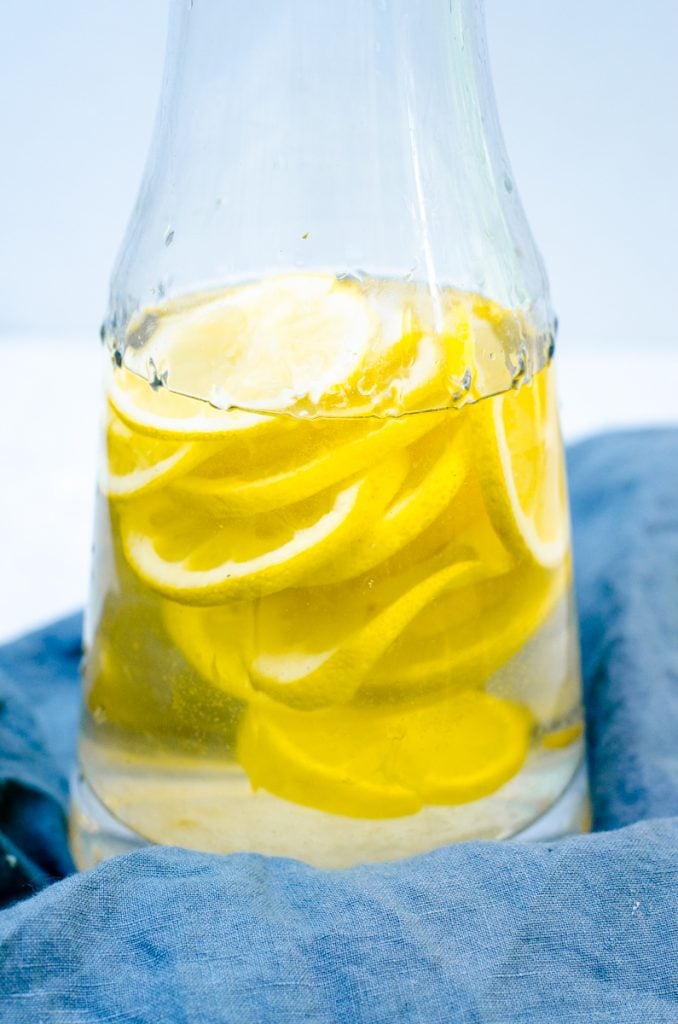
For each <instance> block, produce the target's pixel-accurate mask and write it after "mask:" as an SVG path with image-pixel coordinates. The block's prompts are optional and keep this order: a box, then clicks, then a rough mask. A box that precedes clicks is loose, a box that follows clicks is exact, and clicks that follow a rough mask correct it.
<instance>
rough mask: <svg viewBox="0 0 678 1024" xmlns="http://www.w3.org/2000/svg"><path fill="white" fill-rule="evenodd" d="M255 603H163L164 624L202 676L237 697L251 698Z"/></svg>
mask: <svg viewBox="0 0 678 1024" xmlns="http://www.w3.org/2000/svg"><path fill="white" fill-rule="evenodd" d="M255 616H256V606H255V605H254V604H252V603H249V602H239V601H237V602H233V603H231V604H222V605H217V606H216V607H214V608H199V607H191V605H185V604H177V603H175V602H174V601H165V602H164V603H163V620H164V624H165V628H166V630H167V632H168V634H169V636H170V638H171V640H172V641H173V643H174V644H175V645H176V647H177V649H178V650H179V651H180V652H181V653H182V654H183V656H184V657H185V658H186V660H187V661H188V663H189V664H190V665H192V666H193V668H195V669H196V670H197V671H198V672H199V673H200V675H201V676H202V677H203V679H206V680H207V681H208V682H210V683H212V684H213V685H214V686H215V687H217V688H218V689H219V690H222V691H223V692H224V693H227V694H229V696H231V697H235V698H237V699H238V700H243V701H249V700H251V699H252V696H253V690H252V686H251V683H250V676H249V670H248V667H247V666H248V663H249V661H250V660H251V654H252V644H253V632H254V627H255V622H256V617H255Z"/></svg>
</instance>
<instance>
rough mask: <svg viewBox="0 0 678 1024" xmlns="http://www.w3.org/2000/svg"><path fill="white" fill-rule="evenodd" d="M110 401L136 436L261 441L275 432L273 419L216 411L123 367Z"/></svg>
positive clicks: (118, 371)
mask: <svg viewBox="0 0 678 1024" xmlns="http://www.w3.org/2000/svg"><path fill="white" fill-rule="evenodd" d="M109 399H110V402H111V405H112V406H113V409H114V410H115V412H116V413H117V414H118V416H119V417H120V419H121V420H123V422H124V423H126V424H127V425H128V426H129V427H131V428H132V430H134V431H135V433H139V434H148V435H150V436H151V437H156V438H161V439H163V440H167V441H176V442H178V443H181V442H184V441H204V440H214V439H218V440H228V439H229V438H232V437H244V436H245V435H246V436H247V437H248V438H249V437H251V438H255V437H256V438H261V437H268V435H269V434H270V433H272V432H275V430H276V426H277V424H276V420H275V418H274V417H271V416H260V415H259V414H257V413H251V412H242V411H241V410H239V409H229V410H224V409H216V408H214V407H213V406H211V405H209V403H208V402H203V401H197V400H196V399H195V398H187V397H186V396H185V395H178V394H174V393H173V392H172V391H168V389H167V388H166V387H159V388H153V387H152V386H151V384H150V383H149V382H148V380H146V378H145V377H143V376H139V375H138V374H136V373H132V372H131V371H130V370H128V369H127V368H126V367H124V366H121V367H120V368H118V369H116V370H115V371H114V372H113V375H112V379H111V383H110V385H109Z"/></svg>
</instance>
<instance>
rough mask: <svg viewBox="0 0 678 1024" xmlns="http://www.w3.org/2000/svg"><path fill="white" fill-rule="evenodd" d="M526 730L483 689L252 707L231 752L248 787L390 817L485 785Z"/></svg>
mask: <svg viewBox="0 0 678 1024" xmlns="http://www.w3.org/2000/svg"><path fill="white" fill-rule="evenodd" d="M531 731H532V720H531V717H530V714H529V712H528V711H526V710H525V708H523V707H521V706H520V705H517V704H512V703H510V702H509V701H505V700H501V699H499V698H497V697H492V696H489V695H488V694H486V693H481V692H471V693H463V694H457V695H452V696H450V697H447V698H445V699H443V700H439V701H436V702H435V703H431V704H429V705H427V706H425V707H416V708H411V709H407V708H406V709H399V710H395V709H390V708H388V707H372V708H370V707H361V706H357V707H356V706H345V707H339V708H331V709H330V708H328V709H324V710H322V711H313V712H303V711H294V710H292V709H290V708H283V707H279V706H276V705H273V704H271V705H254V706H252V707H250V708H249V709H248V711H247V712H246V715H245V718H244V720H243V724H242V726H241V729H240V732H239V735H238V740H237V747H236V758H237V760H238V761H239V762H240V764H241V765H242V767H243V768H244V769H245V771H246V772H247V774H248V776H249V778H250V782H251V784H252V787H253V788H254V789H259V788H262V789H266V790H268V791H269V792H270V793H274V794H275V795H276V796H279V797H282V798H283V799H285V800H290V801H293V802H294V803H298V804H303V805H305V806H307V807H315V808H317V809H318V810H322V811H327V812H329V813H332V814H343V815H346V816H348V817H353V818H390V817H399V816H402V815H406V814H414V813H415V812H416V811H418V810H420V809H421V808H422V807H423V806H425V805H427V804H439V805H441V804H442V805H454V804H460V803H467V802H469V801H471V800H477V799H480V798H481V797H483V796H487V795H489V794H490V793H493V792H494V791H495V790H497V789H498V788H499V787H500V786H501V785H503V784H504V783H505V782H507V781H508V780H509V779H510V778H511V777H512V776H513V775H515V774H516V773H517V772H518V771H519V770H520V767H521V765H522V763H523V761H524V759H525V756H526V754H527V751H528V748H529V743H530V737H531Z"/></svg>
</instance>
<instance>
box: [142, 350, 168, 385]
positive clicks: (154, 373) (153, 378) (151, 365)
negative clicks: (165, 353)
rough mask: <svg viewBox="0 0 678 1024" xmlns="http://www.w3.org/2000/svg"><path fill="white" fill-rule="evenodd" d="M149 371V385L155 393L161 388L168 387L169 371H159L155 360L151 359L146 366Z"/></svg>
mask: <svg viewBox="0 0 678 1024" xmlns="http://www.w3.org/2000/svg"><path fill="white" fill-rule="evenodd" d="M146 366H147V371H148V383H149V384H150V385H151V387H152V388H153V390H154V391H159V390H160V388H165V387H167V378H168V376H169V371H168V370H162V371H159V370H158V367H157V366H156V363H155V359H153V358H152V357H151V358H149V360H148V363H147V364H146Z"/></svg>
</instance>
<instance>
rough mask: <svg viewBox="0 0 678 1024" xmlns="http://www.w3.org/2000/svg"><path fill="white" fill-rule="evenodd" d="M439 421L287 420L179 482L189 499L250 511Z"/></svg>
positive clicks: (343, 472) (302, 492) (317, 483)
mask: <svg viewBox="0 0 678 1024" xmlns="http://www.w3.org/2000/svg"><path fill="white" fill-rule="evenodd" d="M439 422H440V416H439V414H434V415H433V416H425V415H422V416H412V417H405V418H403V419H399V420H389V421H388V422H385V423H383V422H382V423H380V422H379V421H378V420H374V419H348V420H338V419H335V420H328V419H324V420H297V421H296V422H294V421H289V420H288V421H287V422H286V423H285V424H284V425H283V429H282V430H281V432H280V436H279V437H278V438H275V439H273V438H271V439H270V440H269V441H268V442H267V443H266V444H261V443H260V442H255V443H254V444H253V445H251V446H248V447H247V448H246V449H243V450H242V452H241V457H240V458H239V459H238V460H234V458H233V452H232V451H231V450H229V449H226V450H225V451H222V452H220V453H218V454H217V455H215V456H214V457H213V458H211V459H209V460H208V461H207V462H205V463H203V464H202V465H201V466H200V467H199V468H198V469H197V470H196V471H195V472H193V473H191V474H190V475H188V476H186V477H185V478H184V479H183V480H182V481H181V484H180V486H181V488H182V490H184V491H185V493H186V496H187V499H189V500H190V499H191V498H198V499H199V500H202V501H204V500H209V501H212V502H213V503H215V504H216V506H217V507H218V508H220V509H221V511H222V512H223V513H224V514H227V515H250V514H252V513H257V512H265V511H270V510H272V509H276V508H280V507H281V506H282V505H289V504H293V503H296V502H298V501H301V500H303V499H304V498H307V497H309V496H310V495H312V494H317V493H318V492H319V491H322V490H325V489H326V488H328V487H330V486H332V485H333V484H335V483H337V482H338V481H340V480H343V479H345V478H346V477H348V476H354V475H355V474H356V473H358V472H360V471H362V470H364V469H365V468H367V467H368V466H370V465H373V464H374V463H375V462H376V461H377V460H378V459H380V458H384V457H388V455H389V453H390V452H393V451H395V450H397V449H398V448H402V447H405V446H407V445H409V444H411V443H412V442H413V441H415V440H416V439H417V438H419V437H421V436H422V435H423V434H426V433H428V432H429V431H430V430H432V429H433V427H434V426H435V424H436V423H439Z"/></svg>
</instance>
